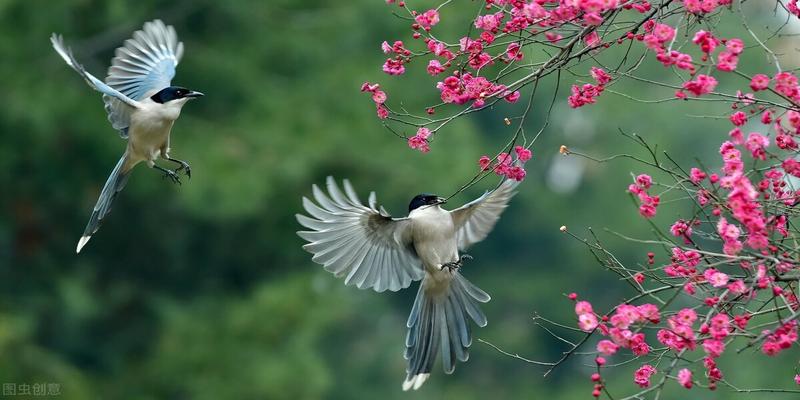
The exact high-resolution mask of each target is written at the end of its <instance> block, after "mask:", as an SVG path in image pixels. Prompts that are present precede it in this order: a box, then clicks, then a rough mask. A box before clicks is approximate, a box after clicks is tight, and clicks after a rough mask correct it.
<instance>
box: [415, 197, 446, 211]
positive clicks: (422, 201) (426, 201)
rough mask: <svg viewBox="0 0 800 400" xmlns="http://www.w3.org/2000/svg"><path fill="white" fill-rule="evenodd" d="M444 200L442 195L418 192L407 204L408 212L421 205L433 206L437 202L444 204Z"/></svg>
mask: <svg viewBox="0 0 800 400" xmlns="http://www.w3.org/2000/svg"><path fill="white" fill-rule="evenodd" d="M445 201H446V200H445V199H444V198H443V197H439V196H437V195H435V194H428V193H423V194H418V195H417V196H416V197H414V198H413V199H411V203H409V204H408V212H411V211H414V210H416V209H417V208H420V207H422V206H435V205H437V204H444V202H445Z"/></svg>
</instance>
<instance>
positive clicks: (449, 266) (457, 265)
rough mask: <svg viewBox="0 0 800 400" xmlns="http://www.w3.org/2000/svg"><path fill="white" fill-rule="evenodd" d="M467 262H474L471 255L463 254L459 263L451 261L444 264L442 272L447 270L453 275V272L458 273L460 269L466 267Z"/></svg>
mask: <svg viewBox="0 0 800 400" xmlns="http://www.w3.org/2000/svg"><path fill="white" fill-rule="evenodd" d="M465 260H472V256H471V255H469V254H462V255H461V257H459V258H458V261H450V262H447V263H444V264H442V270H443V271H444V269H445V268H447V270H448V271H450V272H451V273H452V272H453V271H458V269H459V268H461V267H463V266H464V261H465Z"/></svg>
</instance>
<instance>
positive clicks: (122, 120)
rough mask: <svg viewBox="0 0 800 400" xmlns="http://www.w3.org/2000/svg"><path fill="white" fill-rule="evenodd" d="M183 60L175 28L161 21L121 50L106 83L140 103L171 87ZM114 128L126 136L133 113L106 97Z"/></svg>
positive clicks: (181, 48)
mask: <svg viewBox="0 0 800 400" xmlns="http://www.w3.org/2000/svg"><path fill="white" fill-rule="evenodd" d="M181 56H183V43H182V42H179V41H178V35H177V34H176V33H175V28H173V27H172V26H166V25H164V23H163V22H161V20H155V21H151V22H147V23H145V24H144V27H143V28H142V30H138V31H136V32H134V33H133V37H132V38H131V39H128V40H126V41H125V44H124V45H123V46H122V47H120V48H118V49H117V51H116V53H115V54H114V58H113V59H112V60H111V67H109V69H108V76H107V77H106V83H107V84H108V85H109V86H111V87H112V88H114V89H116V90H118V91H119V92H121V93H122V94H124V95H125V96H127V97H129V98H131V99H133V100H136V101H141V100H143V99H144V98H145V97H147V96H152V95H153V94H154V93H156V92H158V91H159V90H161V89H164V88H166V87H169V86H170V85H171V82H172V78H173V77H175V67H176V66H177V65H178V62H179V61H180V59H181ZM103 101H104V102H105V104H106V112H108V120H109V121H110V122H111V125H112V126H113V127H114V128H115V129H118V130H119V131H120V134H121V135H122V136H123V137H125V136H127V130H128V126H129V125H130V110H129V109H128V108H127V107H126V106H125V105H124V104H122V103H121V102H120V100H118V99H117V98H116V97H113V96H103Z"/></svg>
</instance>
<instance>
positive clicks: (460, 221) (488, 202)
mask: <svg viewBox="0 0 800 400" xmlns="http://www.w3.org/2000/svg"><path fill="white" fill-rule="evenodd" d="M518 184H519V182H517V181H514V180H511V179H507V180H505V181H503V183H502V184H500V187H498V188H497V189H495V190H493V191H491V192H486V193H484V194H483V196H481V197H478V198H477V199H475V200H473V201H471V202H469V203H467V204H464V205H463V206H461V207H459V208H457V209H455V210H453V211H451V215H452V216H453V222H454V225H455V228H456V237H457V241H458V248H459V249H461V250H464V249H466V248H467V247H469V246H471V245H472V244H475V243H478V242H480V241H481V240H483V239H485V238H486V236H487V235H488V234H489V232H491V231H492V228H494V225H495V224H496V223H497V220H498V219H500V214H502V213H503V210H504V209H505V208H506V206H508V201H509V200H511V198H512V197H514V194H515V193H516V192H515V191H514V189H515V188H516V187H517V185H518Z"/></svg>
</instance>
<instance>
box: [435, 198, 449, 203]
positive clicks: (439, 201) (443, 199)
mask: <svg viewBox="0 0 800 400" xmlns="http://www.w3.org/2000/svg"><path fill="white" fill-rule="evenodd" d="M444 203H447V199H446V198H444V197H437V198H436V204H444Z"/></svg>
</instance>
